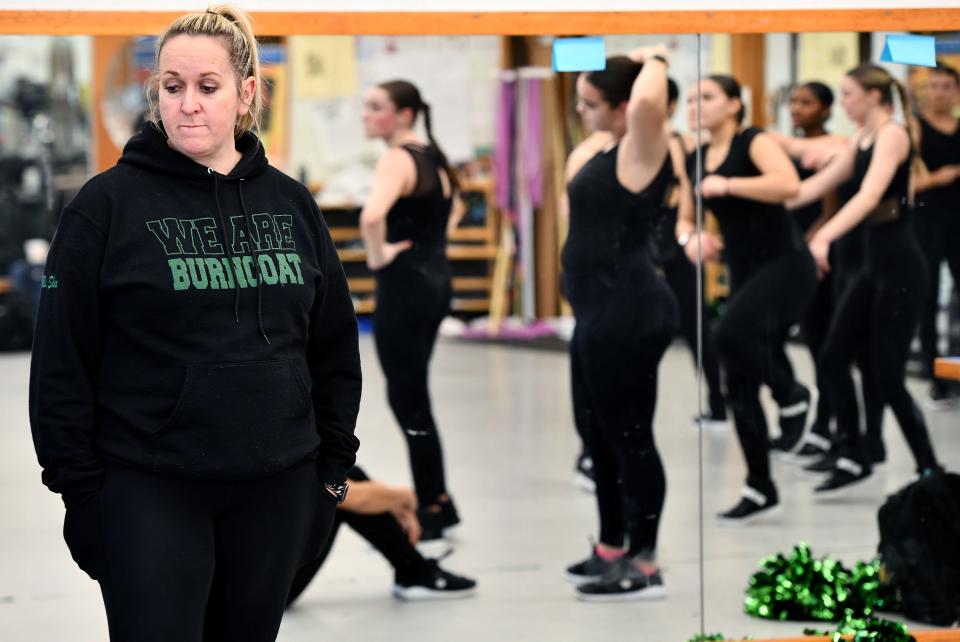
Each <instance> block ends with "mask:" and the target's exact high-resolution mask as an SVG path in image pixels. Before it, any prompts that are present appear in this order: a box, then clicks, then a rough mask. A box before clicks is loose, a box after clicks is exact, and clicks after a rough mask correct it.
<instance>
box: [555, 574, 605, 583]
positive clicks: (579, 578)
mask: <svg viewBox="0 0 960 642" xmlns="http://www.w3.org/2000/svg"><path fill="white" fill-rule="evenodd" d="M563 577H564V579H565V580H567V582H569V583H570V584H573V585H574V586H583V585H584V584H589V583H590V582H596V581H597V580H599V579H601V578H602V577H603V575H574V574H573V573H565V574H564V576H563Z"/></svg>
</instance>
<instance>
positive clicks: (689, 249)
mask: <svg viewBox="0 0 960 642" xmlns="http://www.w3.org/2000/svg"><path fill="white" fill-rule="evenodd" d="M683 251H684V252H685V253H686V255H687V259H689V260H690V262H691V263H694V264H695V263H696V262H697V235H696V234H694V235H693V236H692V237H690V240H689V241H687V244H686V245H685V246H684V247H683ZM722 251H723V241H721V240H720V237H719V236H717V235H716V234H711V233H710V232H701V233H700V258H702V259H703V262H704V263H706V262H708V261H717V260H719V259H720V252H722Z"/></svg>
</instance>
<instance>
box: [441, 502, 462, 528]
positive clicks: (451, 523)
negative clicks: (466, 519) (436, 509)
mask: <svg viewBox="0 0 960 642" xmlns="http://www.w3.org/2000/svg"><path fill="white" fill-rule="evenodd" d="M440 517H441V520H442V522H443V531H444V534H446V533H447V531H449V530H451V529H453V528H454V527H456V526H459V525H460V513H458V512H457V507H456V505H454V503H453V500H452V499H450V498H449V497H448V498H447V501H441V502H440Z"/></svg>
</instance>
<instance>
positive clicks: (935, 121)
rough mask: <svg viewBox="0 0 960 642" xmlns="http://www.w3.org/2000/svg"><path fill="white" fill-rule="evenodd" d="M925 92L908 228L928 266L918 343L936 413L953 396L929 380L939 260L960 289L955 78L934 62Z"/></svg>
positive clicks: (958, 80) (958, 78)
mask: <svg viewBox="0 0 960 642" xmlns="http://www.w3.org/2000/svg"><path fill="white" fill-rule="evenodd" d="M926 90H927V91H926V97H927V105H926V109H925V110H924V111H923V114H922V115H920V116H918V117H917V123H918V125H919V134H920V157H921V158H922V159H923V162H924V164H925V165H926V167H927V169H928V170H929V173H928V174H922V175H920V176H917V184H916V189H917V192H918V193H917V211H916V216H915V217H914V229H915V230H916V232H917V238H918V239H919V241H920V247H921V248H922V249H923V253H924V255H925V256H926V257H927V264H928V267H929V272H928V274H929V279H930V289H929V290H928V292H927V297H926V300H925V303H924V308H923V317H922V318H921V321H920V343H921V346H922V349H923V359H924V364H925V370H926V373H925V374H926V375H927V376H929V377H931V378H932V379H933V382H932V384H931V386H930V397H929V400H928V402H927V403H928V405H929V406H930V407H932V408H935V409H936V408H942V407H946V406H949V405H950V402H951V401H953V400H954V399H955V398H956V396H957V390H956V387H955V386H951V385H950V384H949V383H948V382H947V381H945V380H943V379H936V378H934V377H933V360H934V359H936V358H937V356H938V355H939V354H940V351H939V349H938V345H937V343H938V333H937V311H938V310H937V307H938V305H937V301H938V298H939V294H940V266H941V264H942V263H943V262H944V261H946V262H947V265H948V266H949V268H950V273H951V274H952V275H953V283H954V288H958V287H960V285H958V284H960V120H957V118H955V117H954V116H953V108H954V106H955V105H956V102H957V97H958V95H960V74H958V73H957V70H956V69H954V68H953V67H950V66H948V65H945V64H943V63H940V64H938V65H937V67H936V68H935V69H931V70H930V75H929V76H928V80H927V87H926Z"/></svg>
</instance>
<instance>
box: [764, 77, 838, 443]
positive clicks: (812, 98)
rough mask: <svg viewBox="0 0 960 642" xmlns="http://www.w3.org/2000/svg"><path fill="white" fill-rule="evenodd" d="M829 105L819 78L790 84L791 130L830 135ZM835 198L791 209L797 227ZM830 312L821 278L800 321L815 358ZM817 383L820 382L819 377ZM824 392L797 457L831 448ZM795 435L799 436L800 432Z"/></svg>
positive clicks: (808, 172) (831, 206)
mask: <svg viewBox="0 0 960 642" xmlns="http://www.w3.org/2000/svg"><path fill="white" fill-rule="evenodd" d="M832 106H833V92H832V91H831V90H830V88H829V87H827V86H826V85H825V84H823V83H821V82H816V81H813V82H806V83H803V84H802V85H798V86H796V87H794V88H793V90H792V91H791V92H790V118H791V119H792V121H793V127H794V130H795V131H796V132H797V133H798V135H799V136H800V137H802V140H805V141H821V140H824V139H828V138H833V137H831V136H830V135H829V133H828V132H827V130H826V128H825V125H826V122H827V121H828V120H829V119H830V108H831V107H832ZM788 153H789V150H788ZM794 166H795V167H796V168H797V173H798V174H799V176H800V180H803V179H805V178H809V177H810V176H813V174H814V173H815V170H814V169H810V168H807V167H806V166H804V164H803V163H802V162H801V160H800V159H798V158H795V159H794ZM835 201H836V198H835V196H834V195H833V194H829V195H828V196H827V197H826V198H825V199H823V200H822V201H816V202H813V203H810V204H809V205H806V206H804V207H802V208H799V209H796V210H794V211H793V212H792V214H793V218H794V220H796V221H797V223H798V224H799V225H800V231H801V232H803V234H804V236H805V237H806V236H807V235H808V234H813V233H814V232H816V230H817V229H819V228H820V226H822V225H823V223H824V222H825V220H826V218H828V217H829V215H830V214H832V213H833V211H834V210H835V208H836V202H835ZM832 313H833V283H832V281H830V280H829V279H824V280H823V281H822V282H821V283H820V286H819V287H818V288H817V296H816V298H815V299H814V300H813V303H811V304H810V307H809V308H808V309H807V314H806V316H805V317H804V320H803V323H802V329H803V339H804V342H805V343H806V344H807V347H808V348H809V349H810V354H811V356H812V357H813V359H814V361H816V358H817V354H818V353H819V352H820V347H821V346H822V345H823V339H824V337H825V336H826V334H827V326H828V325H829V324H830V316H831V314H832ZM817 383H818V385H819V379H818V381H817ZM823 392H824V391H823V390H820V399H819V401H818V402H817V410H816V413H817V414H816V417H815V418H814V421H813V424H812V426H811V428H810V432H809V433H807V434H806V435H803V442H804V443H802V444H801V445H800V447H799V448H798V449H797V452H796V453H794V455H795V459H796V460H797V461H801V460H803V461H805V460H807V459H808V458H810V457H817V456H820V455H823V454H824V453H826V452H827V451H829V449H830V408H829V406H828V402H827V399H826V396H825V395H824V394H823ZM795 436H796V437H800V435H795ZM796 446H797V444H796V442H791V441H788V440H787V439H785V438H783V437H779V438H777V439H774V440H773V441H772V442H771V443H770V449H771V451H773V452H774V453H776V452H781V453H788V452H790V451H792V450H793V449H794V448H795V447H796Z"/></svg>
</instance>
